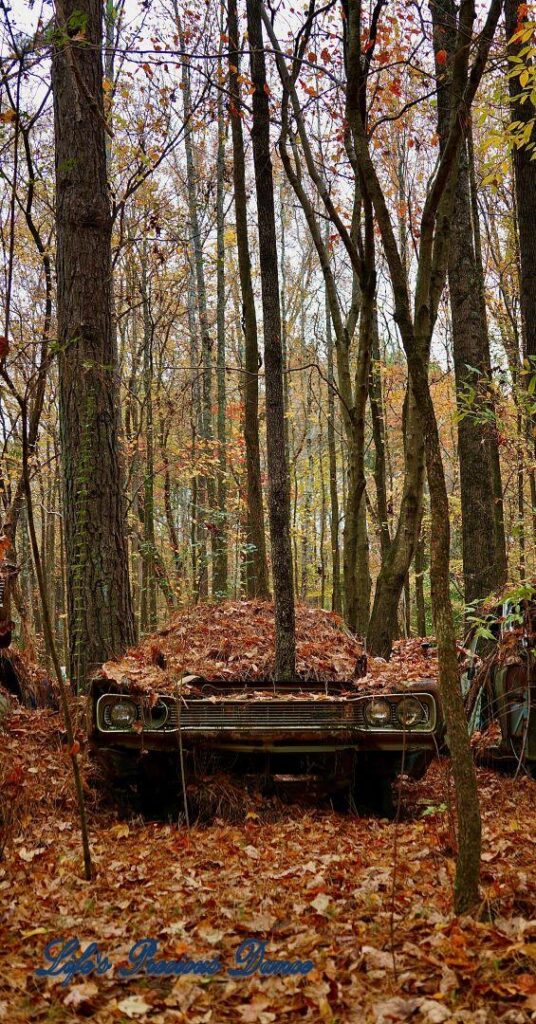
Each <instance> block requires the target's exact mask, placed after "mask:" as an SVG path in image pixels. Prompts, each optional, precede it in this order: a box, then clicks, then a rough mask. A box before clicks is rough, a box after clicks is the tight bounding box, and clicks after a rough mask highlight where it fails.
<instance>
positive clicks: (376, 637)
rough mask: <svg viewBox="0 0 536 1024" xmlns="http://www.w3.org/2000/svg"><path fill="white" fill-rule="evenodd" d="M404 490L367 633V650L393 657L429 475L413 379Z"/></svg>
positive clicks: (407, 414) (406, 421)
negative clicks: (425, 461) (398, 622)
mask: <svg viewBox="0 0 536 1024" xmlns="http://www.w3.org/2000/svg"><path fill="white" fill-rule="evenodd" d="M404 465H405V470H404V490H403V493H402V499H401V502H400V511H399V514H398V522H397V527H396V531H395V534H394V537H393V539H392V541H391V543H390V545H389V547H388V548H387V550H386V551H385V553H384V556H383V558H382V562H381V567H380V572H379V573H378V578H377V580H376V587H375V590H374V601H373V605H372V613H371V616H370V622H369V628H368V633H367V649H368V650H369V651H370V652H371V654H374V655H376V656H379V657H382V658H389V657H390V655H391V649H392V646H393V640H394V638H395V636H396V629H397V610H398V605H399V603H400V597H401V594H402V591H403V589H404V581H405V579H406V574H407V573H408V571H409V567H410V565H411V562H412V559H413V554H414V551H415V545H416V542H417V533H418V530H419V524H420V521H421V511H422V495H423V487H424V477H425V463H424V438H423V427H422V422H421V416H420V412H419V409H418V408H417V403H416V399H415V395H414V392H413V389H412V387H411V382H410V380H408V395H407V402H406V416H405V425H404Z"/></svg>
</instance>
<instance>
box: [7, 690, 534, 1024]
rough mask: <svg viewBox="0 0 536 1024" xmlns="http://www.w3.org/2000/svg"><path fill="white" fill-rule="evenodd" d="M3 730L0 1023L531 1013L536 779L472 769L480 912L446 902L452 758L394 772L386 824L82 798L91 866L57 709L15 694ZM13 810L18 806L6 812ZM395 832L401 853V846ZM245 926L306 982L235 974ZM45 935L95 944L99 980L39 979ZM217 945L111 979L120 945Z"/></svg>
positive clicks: (163, 950)
mask: <svg viewBox="0 0 536 1024" xmlns="http://www.w3.org/2000/svg"><path fill="white" fill-rule="evenodd" d="M4 724H5V731H4V732H3V733H2V735H1V736H0V744H1V749H2V757H1V758H0V796H1V802H0V806H1V809H2V810H1V813H2V818H3V822H4V847H3V855H2V857H1V859H0V935H1V939H0V1021H1V1022H2V1024H4V1022H6V1024H39V1022H43V1021H55V1022H57V1024H67V1022H68V1024H73V1022H74V1021H82V1020H90V1021H95V1022H96V1024H127V1022H129V1021H139V1022H140V1024H186V1022H188V1024H228V1022H229V1024H248V1022H249V1024H251V1022H258V1024H274V1022H276V1024H298V1022H300V1021H303V1022H308V1024H343V1022H344V1024H398V1022H404V1021H409V1022H410V1024H443V1022H452V1024H495V1022H500V1024H529V1022H530V1021H534V1020H535V1019H536V978H535V972H534V963H535V960H536V919H535V918H536V907H535V895H534V878H535V877H536V856H535V854H536V845H535V835H536V830H535V828H534V807H535V799H534V798H535V795H536V786H535V784H534V782H531V781H530V780H529V779H527V778H525V777H520V778H518V779H517V780H515V779H513V778H506V777H503V776H500V775H497V774H495V773H493V772H489V771H484V770H481V769H479V772H478V777H479V785H480V797H481V807H482V818H483V825H484V844H483V858H482V868H483V870H482V906H481V914H480V915H476V916H475V917H464V918H461V919H459V920H456V919H454V918H453V917H452V914H451V899H452V883H453V873H454V853H453V831H452V816H453V815H452V808H451V799H452V794H451V786H450V782H449V765H448V762H447V761H439V762H436V763H435V764H434V765H433V766H432V767H431V769H430V770H429V772H428V773H427V775H426V776H425V778H424V779H423V780H421V781H420V782H418V783H411V782H405V783H404V785H403V789H402V806H403V809H404V813H403V814H402V816H401V820H400V822H399V823H398V824H396V823H389V822H387V821H383V820H377V819H372V818H359V817H356V816H353V815H342V814H337V813H335V812H334V811H332V810H331V809H329V808H327V809H316V810H309V811H307V812H303V811H301V810H300V811H299V812H298V813H295V812H294V809H293V807H292V805H291V806H290V807H286V808H285V809H284V810H282V811H281V814H280V816H279V817H274V819H273V820H271V821H270V822H269V823H263V822H262V818H261V813H260V809H259V812H258V813H255V811H254V810H252V811H251V812H250V814H249V815H248V817H247V820H246V821H245V822H243V823H242V824H240V825H236V824H229V823H227V822H225V821H222V820H216V821H214V822H213V824H212V825H211V826H210V827H205V828H198V827H194V828H192V829H190V830H188V829H187V828H186V827H185V826H177V825H176V824H174V823H171V824H169V823H161V822H147V821H144V820H143V819H141V818H140V817H139V816H130V817H129V818H126V819H125V818H123V819H118V817H117V816H116V815H115V814H114V812H112V811H111V810H109V809H108V810H106V809H104V808H103V806H102V805H101V804H99V803H98V801H96V800H95V799H94V798H93V797H91V792H92V790H91V788H90V787H89V786H88V778H87V762H86V759H85V755H84V754H83V757H82V762H83V769H84V780H85V789H86V792H87V793H88V804H87V810H88V819H89V831H90V841H91V848H92V857H93V861H94V867H95V871H96V876H95V879H94V880H93V881H92V882H89V883H88V882H85V881H84V880H83V871H82V854H81V848H80V838H79V828H78V822H77V816H76V809H75V803H74V799H73V787H72V779H71V773H70V763H69V762H70V759H69V755H68V752H67V748H66V740H65V736H64V732H63V728H62V722H61V718H60V716H59V715H58V714H56V713H54V712H51V711H44V710H42V711H35V712H30V711H28V710H27V709H25V708H20V707H18V708H14V710H13V713H12V714H11V716H10V717H9V719H8V720H7V721H5V723H4ZM9 819H10V820H9ZM395 846H396V856H395V852H394V851H395ZM248 936H256V937H258V938H259V939H260V940H262V941H265V942H266V957H267V958H270V959H272V960H273V959H278V960H281V959H286V960H295V959H301V960H311V961H312V962H313V965H314V967H313V970H312V971H311V972H310V973H308V974H307V975H306V976H305V977H299V976H294V977H270V976H261V975H260V974H258V973H256V974H254V975H252V976H251V977H247V978H236V977H232V976H231V975H229V974H228V970H229V968H230V967H233V966H234V958H235V953H236V950H237V948H238V946H239V945H240V943H241V942H242V941H243V940H244V938H246V937H248ZM56 937H61V938H62V939H63V940H64V941H65V942H67V941H68V940H69V939H72V938H77V939H78V940H79V942H80V946H81V950H85V949H86V947H87V946H88V945H89V944H90V943H91V942H96V943H97V944H98V947H99V950H100V952H101V954H102V956H106V957H108V958H109V960H110V962H111V964H112V967H111V968H110V969H109V970H106V971H105V972H104V973H103V974H101V975H96V974H93V975H91V976H90V977H82V976H80V975H78V976H77V977H75V978H74V979H73V980H72V981H71V982H70V983H69V984H67V985H66V986H64V987H63V986H62V984H61V982H62V980H63V979H62V977H61V976H56V977H48V978H43V977H38V976H37V975H36V974H35V970H36V968H37V967H40V966H44V957H43V951H44V949H45V947H46V945H47V944H48V943H49V942H50V941H52V940H53V939H54V938H56ZM144 937H152V938H154V939H155V940H156V941H157V942H158V951H157V958H164V959H166V960H172V959H174V960H180V959H195V960H198V959H212V958H214V957H219V959H220V961H221V964H222V970H221V972H220V973H218V974H216V975H214V976H213V977H211V978H208V977H199V976H195V975H186V976H184V977H149V976H147V975H146V974H143V973H142V974H140V975H138V976H135V977H132V978H121V977H119V975H118V970H117V969H118V967H119V966H120V965H124V964H126V962H127V957H128V951H129V950H130V948H131V947H132V945H133V944H134V943H135V942H136V941H138V940H140V939H142V938H144Z"/></svg>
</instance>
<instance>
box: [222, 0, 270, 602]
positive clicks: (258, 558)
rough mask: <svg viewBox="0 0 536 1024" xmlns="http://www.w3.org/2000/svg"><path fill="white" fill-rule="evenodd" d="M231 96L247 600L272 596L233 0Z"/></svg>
mask: <svg viewBox="0 0 536 1024" xmlns="http://www.w3.org/2000/svg"><path fill="white" fill-rule="evenodd" d="M228 19H229V20H228V35H229V91H230V93H231V100H230V104H229V110H230V114H231V132H232V142H233V186H234V204H235V218H236V246H237V252H238V270H239V274H240V288H241V292H242V327H243V331H244V344H245V371H246V372H245V384H244V440H245V445H246V476H247V544H248V554H247V577H246V583H247V594H248V597H260V598H267V597H269V595H270V585H269V580H268V563H267V560H266V537H265V532H264V509H263V498H262V483H261V460H260V446H259V347H258V341H257V315H256V312H255V297H254V294H253V283H252V279H251V260H250V254H249V237H248V222H247V199H246V172H245V160H244V138H243V133H242V111H241V99H240V84H239V74H240V47H239V36H238V17H237V9H236V0H229V6H228Z"/></svg>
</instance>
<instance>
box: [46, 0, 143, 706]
mask: <svg viewBox="0 0 536 1024" xmlns="http://www.w3.org/2000/svg"><path fill="white" fill-rule="evenodd" d="M73 15H76V24H77V25H79V24H80V17H81V16H83V18H84V21H85V29H84V40H83V42H82V43H81V44H79V45H78V44H77V43H76V42H74V41H73V40H72V39H71V38H70V34H72V30H71V29H70V28H69V27H68V26H69V23H70V22H69V19H70V18H71V17H72V16H73ZM56 20H57V31H56V35H55V47H54V53H53V61H52V86H53V93H54V127H55V144H56V221H57V282H58V284H57V315H58V371H59V391H60V436H61V455H62V469H63V490H64V509H65V513H66V515H65V540H66V549H67V593H68V604H69V626H70V650H69V661H70V664H69V673H70V676H71V680H72V681H73V683H75V684H76V685H79V686H83V685H84V684H85V683H86V681H87V679H88V677H89V676H90V675H91V673H92V672H93V671H94V670H95V669H96V668H97V667H98V665H100V664H101V663H102V662H103V661H105V660H107V659H108V658H110V657H111V656H112V655H114V654H119V653H121V652H122V651H123V650H124V649H125V648H126V647H127V646H128V645H129V644H131V643H133V641H134V624H133V616H132V606H131V599H130V587H129V579H128V559H127V546H126V536H125V525H126V523H125V504H124V496H123V480H122V473H121V460H120V457H119V441H118V428H119V417H118V408H119V396H118V377H117V368H116V365H115V350H114V344H113V332H112V321H111V307H112V268H111V232H112V218H111V212H110V203H109V192H108V183H107V179H106V153H105V121H104V111H103V87H102V80H103V72H102V4H101V3H100V2H98V0H63V2H62V3H61V4H59V3H58V4H57V5H56Z"/></svg>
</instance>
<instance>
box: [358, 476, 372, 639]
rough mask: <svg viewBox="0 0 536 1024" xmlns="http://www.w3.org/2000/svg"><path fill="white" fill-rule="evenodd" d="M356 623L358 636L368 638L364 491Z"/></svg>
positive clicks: (367, 554) (360, 526) (359, 541)
mask: <svg viewBox="0 0 536 1024" xmlns="http://www.w3.org/2000/svg"><path fill="white" fill-rule="evenodd" d="M355 577H356V622H355V631H356V633H357V634H358V636H366V635H367V629H368V624H369V615H370V591H371V587H372V580H371V578H370V558H369V539H368V529H367V495H366V492H365V491H363V494H362V495H361V500H360V502H359V511H358V513H357V544H356V574H355Z"/></svg>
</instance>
